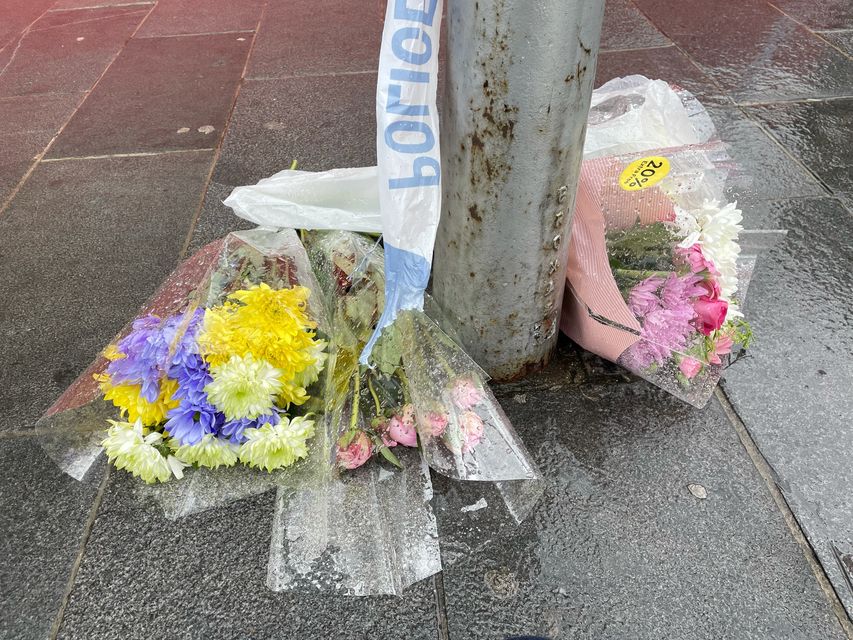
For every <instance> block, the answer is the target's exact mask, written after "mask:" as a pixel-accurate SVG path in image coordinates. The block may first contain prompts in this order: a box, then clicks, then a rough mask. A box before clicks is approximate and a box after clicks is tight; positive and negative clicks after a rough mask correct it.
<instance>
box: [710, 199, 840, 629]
mask: <svg viewBox="0 0 853 640" xmlns="http://www.w3.org/2000/svg"><path fill="white" fill-rule="evenodd" d="M744 213H745V214H746V216H747V217H746V219H745V224H746V225H747V226H750V227H757V228H762V227H770V228H782V229H788V237H787V239H786V240H785V241H784V242H783V243H781V244H780V245H778V246H777V247H776V248H774V249H773V250H772V251H771V252H770V254H769V255H768V256H767V257H766V259H765V260H763V262H762V263H761V264H759V267H758V269H757V271H756V274H755V276H754V279H753V281H752V283H751V284H750V288H749V297H748V299H747V301H746V315H747V318H748V319H749V320H750V322H751V323H752V326H753V329H754V331H755V334H756V337H757V339H756V342H755V346H754V347H753V348H751V349H750V351H749V357H747V358H745V359H743V360H742V361H740V362H738V363H737V364H736V365H735V366H733V367H731V368H730V369H729V370H728V371H727V373H726V376H725V382H724V387H725V390H726V393H727V394H728V395H729V397H730V398H731V400H732V402H733V404H734V406H735V408H736V410H737V412H738V414H739V415H740V417H741V418H742V419H743V421H744V423H745V424H746V427H747V429H748V430H749V432H750V434H751V435H752V437H753V438H754V439H755V441H756V443H757V444H758V447H759V448H760V450H761V452H762V454H763V455H764V457H765V458H766V459H767V461H768V462H769V463H770V465H771V466H772V467H773V469H774V470H775V472H776V473H777V474H778V476H779V485H780V487H781V488H782V491H783V493H784V494H785V498H786V499H787V500H788V503H789V504H790V505H791V508H792V510H793V511H794V514H795V515H796V517H797V520H798V521H799V522H800V524H801V526H802V527H803V529H804V530H805V531H806V533H807V534H808V536H809V541H810V544H811V545H812V547H813V548H814V550H815V552H816V553H817V555H818V557H819V558H820V559H821V562H822V564H823V567H824V569H825V570H826V572H827V574H828V575H829V576H830V578H831V579H832V580H833V582H834V584H835V588H836V591H837V592H838V594H839V596H840V597H841V598H842V601H843V602H844V603H845V605H846V607H847V610H848V612H850V613H853V591H851V590H850V587H849V584H850V583H849V582H848V580H850V579H853V571H850V573H849V574H848V576H847V578H845V576H844V575H843V572H842V570H841V569H840V568H839V564H838V562H837V560H836V557H835V554H834V552H833V549H832V545H833V544H835V545H836V546H837V547H839V548H841V547H843V546H844V545H845V544H851V543H853V531H851V527H850V523H851V522H853V471H851V466H850V451H853V432H851V430H850V425H851V424H853V395H851V393H850V388H851V381H853V361H851V357H850V354H851V352H853V333H851V331H850V322H851V316H850V290H851V286H853V275H851V274H853V216H851V215H850V212H849V211H847V210H845V209H844V207H843V206H842V205H841V204H840V202H839V201H838V200H836V199H834V198H820V199H810V198H805V199H799V200H791V201H783V202H776V203H766V204H764V205H761V206H759V207H754V208H751V209H749V210H745V212H744ZM851 568H853V565H851Z"/></svg>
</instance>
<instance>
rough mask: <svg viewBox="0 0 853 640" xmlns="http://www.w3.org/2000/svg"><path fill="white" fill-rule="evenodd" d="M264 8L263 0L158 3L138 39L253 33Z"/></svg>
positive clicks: (138, 34) (160, 1) (169, 0)
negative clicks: (234, 32)
mask: <svg viewBox="0 0 853 640" xmlns="http://www.w3.org/2000/svg"><path fill="white" fill-rule="evenodd" d="M264 4H265V2H264V0H241V1H240V2H216V3H214V2H198V0H159V1H158V2H157V6H156V7H155V8H154V10H153V11H152V12H151V15H150V16H148V19H147V20H146V21H145V24H143V25H142V27H141V28H140V29H139V31H138V32H137V33H136V36H135V37H137V38H146V37H150V36H175V35H185V34H192V33H219V32H222V31H253V30H254V29H255V27H257V25H258V19H259V18H260V16H261V10H262V9H263V6H264Z"/></svg>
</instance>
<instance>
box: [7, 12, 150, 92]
mask: <svg viewBox="0 0 853 640" xmlns="http://www.w3.org/2000/svg"><path fill="white" fill-rule="evenodd" d="M148 9H149V8H147V7H139V6H129V7H107V8H103V9H91V10H81V11H62V12H50V13H46V14H45V15H44V16H43V17H42V18H40V19H39V20H38V21H37V22H36V23H35V24H34V25H33V27H32V29H31V30H30V31H29V33H27V34H26V35H25V36H24V37H23V38H22V39H21V41H20V43H19V45H16V48H17V51H14V50H13V51H12V55H11V56H10V57H8V58H7V59H6V61H5V62H4V63H3V64H4V65H7V66H5V70H4V71H2V72H0V97H5V96H16V95H26V94H32V93H73V92H77V91H88V90H89V89H90V88H91V87H92V85H94V84H95V81H96V80H97V79H98V78H99V77H100V75H101V74H102V73H103V72H104V69H106V68H107V66H108V65H109V63H110V61H111V60H112V59H113V58H114V57H115V56H116V54H117V53H118V52H119V51H120V50H121V48H122V46H123V45H124V43H125V42H126V41H127V39H128V38H129V37H130V36H131V34H132V33H133V31H134V30H135V29H136V27H137V26H138V25H139V23H140V22H141V21H142V19H143V18H144V17H145V14H146V13H147V12H148Z"/></svg>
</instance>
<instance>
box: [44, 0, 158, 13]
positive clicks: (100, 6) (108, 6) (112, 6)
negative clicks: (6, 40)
mask: <svg viewBox="0 0 853 640" xmlns="http://www.w3.org/2000/svg"><path fill="white" fill-rule="evenodd" d="M154 4H156V2H155V0H151V2H125V3H122V4H94V5H92V6H89V7H66V8H64V9H63V8H62V7H58V8H56V9H48V10H47V11H45V13H67V12H70V11H86V10H89V11H91V10H92V9H115V8H121V7H144V6H148V7H150V6H152V5H154Z"/></svg>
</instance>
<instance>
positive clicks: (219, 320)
mask: <svg viewBox="0 0 853 640" xmlns="http://www.w3.org/2000/svg"><path fill="white" fill-rule="evenodd" d="M309 295H310V291H309V290H308V289H306V288H305V287H293V288H290V289H271V288H270V287H269V286H268V285H266V284H263V283H262V284H259V285H255V286H253V287H251V288H249V289H242V290H240V291H236V292H234V293H232V294H231V295H230V296H229V298H228V301H227V302H226V303H225V304H223V305H221V306H218V307H213V308H210V309H207V310H206V311H205V315H204V326H203V328H202V331H201V332H200V334H199V337H198V342H199V347H200V349H201V352H202V355H203V356H204V359H205V360H206V361H207V362H208V363H209V364H210V365H211V367H214V366H217V365H221V364H224V363H225V362H228V361H229V360H230V359H231V357H232V356H240V357H244V356H247V355H252V356H253V357H254V358H256V359H258V360H264V361H266V362H268V363H269V364H271V365H272V366H273V367H275V368H276V369H278V370H279V371H280V372H281V373H280V380H281V382H282V391H281V393H280V396H279V401H280V403H281V404H282V405H283V406H287V405H289V404H291V403H293V404H301V403H302V402H304V401H305V399H306V394H305V389H304V387H303V386H302V385H300V384H299V382H301V379H302V377H301V374H302V373H303V372H305V371H306V370H310V369H312V368H314V367H315V366H316V364H317V361H318V357H319V356H318V353H317V345H318V343H320V342H321V341H319V340H316V339H315V337H314V331H313V329H314V328H315V327H316V324H315V323H314V322H312V321H311V320H310V319H309V318H308V314H307V312H306V311H307V303H308V296H309Z"/></svg>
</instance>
